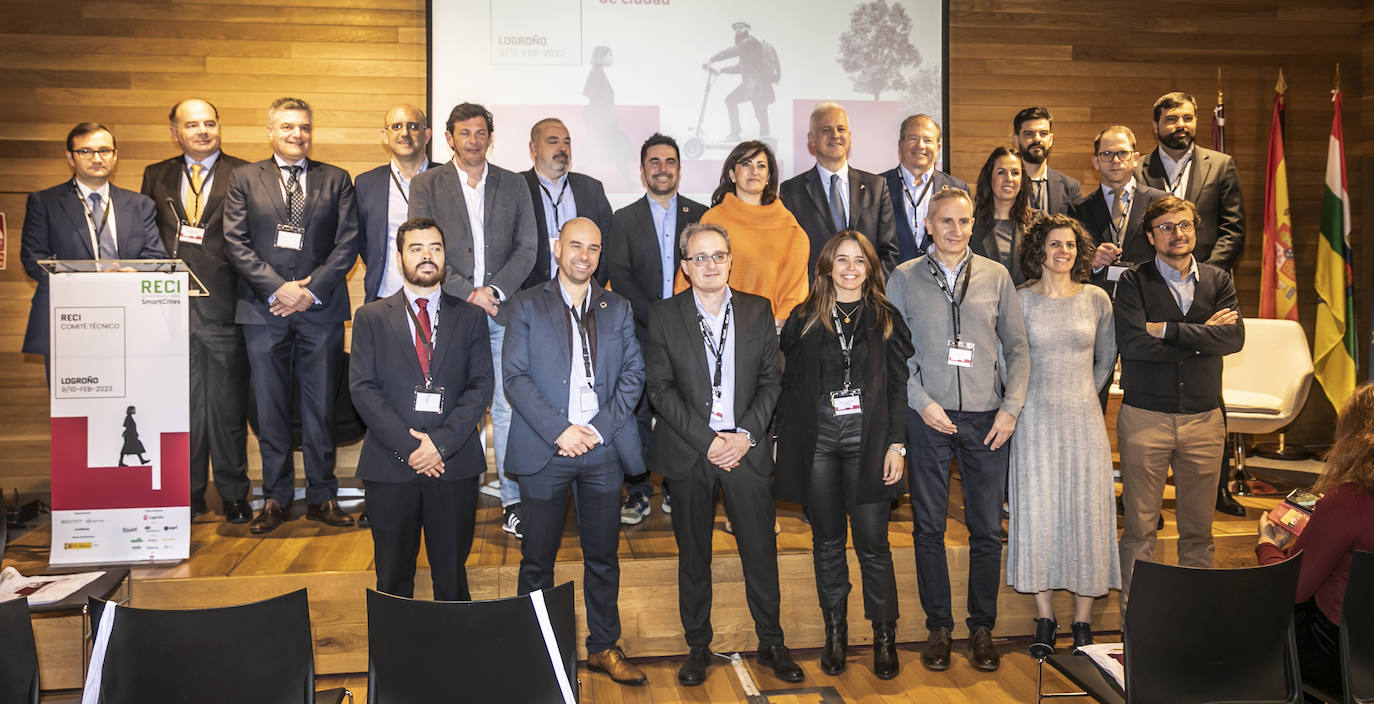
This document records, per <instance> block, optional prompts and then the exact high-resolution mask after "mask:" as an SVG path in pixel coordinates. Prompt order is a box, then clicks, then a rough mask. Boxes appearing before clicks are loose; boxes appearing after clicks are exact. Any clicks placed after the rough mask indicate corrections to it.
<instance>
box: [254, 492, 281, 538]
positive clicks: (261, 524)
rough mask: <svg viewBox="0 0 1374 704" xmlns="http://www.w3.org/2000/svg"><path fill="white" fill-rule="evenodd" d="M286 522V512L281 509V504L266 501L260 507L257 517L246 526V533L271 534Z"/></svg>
mask: <svg viewBox="0 0 1374 704" xmlns="http://www.w3.org/2000/svg"><path fill="white" fill-rule="evenodd" d="M284 520H286V512H285V511H283V510H282V509H281V504H279V503H277V502H276V501H275V500H273V499H268V500H267V501H266V502H265V503H263V505H262V510H261V511H258V517H257V518H254V519H253V522H252V523H250V524H248V531H249V532H251V533H254V534H262V533H271V532H272V531H274V530H276V529H277V526H279V525H281V522H282V521H284Z"/></svg>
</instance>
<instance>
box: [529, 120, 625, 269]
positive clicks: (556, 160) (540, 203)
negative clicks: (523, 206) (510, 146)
mask: <svg viewBox="0 0 1374 704" xmlns="http://www.w3.org/2000/svg"><path fill="white" fill-rule="evenodd" d="M530 161H533V162H534V166H532V167H530V170H529V171H525V172H524V173H522V174H521V175H522V176H524V177H525V183H526V185H528V186H529V189H530V201H531V202H532V203H533V204H534V218H535V222H536V223H538V228H539V237H538V239H537V241H536V243H535V247H536V249H535V256H534V269H533V270H532V271H530V274H529V277H527V278H526V279H525V285H524V286H523V287H522V288H530V287H531V286H538V285H540V284H542V283H546V282H548V281H549V280H551V279H553V278H554V275H555V273H556V272H555V271H554V269H555V268H557V266H558V263H557V262H556V261H554V259H555V257H554V256H553V241H554V240H556V239H558V233H559V231H560V230H561V229H562V227H563V224H564V223H566V222H568V221H569V220H572V219H573V218H576V217H584V218H587V219H589V220H591V221H592V222H594V223H596V227H597V228H598V229H599V230H600V231H601V232H610V231H611V202H610V201H608V200H606V188H605V187H604V186H602V185H601V182H600V181H598V180H596V179H594V178H592V177H591V176H587V175H586V174H579V173H576V172H574V171H571V169H572V137H571V136H569V134H568V128H567V127H566V126H565V125H564V124H563V121H562V120H560V119H558V118H556V117H546V118H544V119H542V120H540V121H538V122H536V123H534V127H531V128H530ZM606 279H607V272H606V270H605V269H604V268H601V269H597V271H596V283H597V284H599V285H601V286H605V285H606Z"/></svg>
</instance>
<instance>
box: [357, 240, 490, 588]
mask: <svg viewBox="0 0 1374 704" xmlns="http://www.w3.org/2000/svg"><path fill="white" fill-rule="evenodd" d="M392 259H393V264H392V266H394V267H396V268H397V269H399V270H400V271H401V277H402V281H403V284H402V287H401V289H400V290H398V291H397V292H396V293H394V294H392V295H390V296H388V297H386V298H383V299H381V300H378V301H374V302H372V303H369V304H367V305H365V306H363V307H362V308H359V309H358V315H357V318H356V319H355V320H354V321H353V352H352V355H351V357H350V359H349V368H348V379H349V390H350V391H351V392H352V395H353V405H354V406H355V407H356V408H357V409H358V413H359V415H361V416H362V418H363V420H364V421H366V422H367V437H366V438H364V440H363V449H362V453H361V454H360V455H359V456H358V475H357V476H358V478H359V479H361V480H363V485H364V486H365V487H366V488H367V500H368V512H369V515H370V518H371V521H372V545H373V560H374V562H376V565H377V591H380V592H385V593H387V594H394V595H396V596H404V597H412V596H414V592H415V557H416V555H418V554H419V551H420V531H421V529H423V530H424V536H425V550H426V553H427V554H428V556H429V569H430V578H431V579H432V581H433V584H434V598H435V600H438V601H468V600H470V599H471V598H472V595H471V594H470V593H469V592H468V582H467V573H466V572H465V570H464V568H463V564H464V563H465V562H466V561H467V557H468V550H469V549H470V548H471V547H472V536H473V525H474V519H475V517H476V511H477V481H478V477H480V476H481V474H482V472H483V470H485V469H486V457H485V455H486V453H485V452H483V450H482V443H481V440H480V439H479V437H478V426H479V424H480V423H481V422H482V415H483V413H484V412H485V410H486V407H487V404H488V403H489V402H490V401H491V392H492V385H493V384H492V364H491V350H490V349H489V344H490V343H489V342H488V339H487V316H486V315H485V314H484V313H483V311H482V309H480V308H478V307H477V306H474V305H472V304H470V303H467V302H466V301H463V300H461V299H458V298H455V297H453V296H450V295H448V294H445V293H444V292H442V291H441V290H440V289H439V284H440V283H441V282H442V281H443V280H444V235H443V233H442V232H440V230H439V225H438V223H436V222H434V221H433V220H430V219H429V218H415V219H413V220H406V221H405V222H403V223H401V224H400V225H399V226H398V227H397V228H396V249H395V250H394V251H393V253H392ZM441 320H442V322H443V325H442V327H441V326H440V321H441ZM441 331H442V334H441ZM402 340H404V341H405V342H402ZM412 341H413V344H411V342H412Z"/></svg>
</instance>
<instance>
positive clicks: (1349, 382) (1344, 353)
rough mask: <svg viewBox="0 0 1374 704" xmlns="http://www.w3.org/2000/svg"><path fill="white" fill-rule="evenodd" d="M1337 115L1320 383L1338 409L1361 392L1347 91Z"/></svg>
mask: <svg viewBox="0 0 1374 704" xmlns="http://www.w3.org/2000/svg"><path fill="white" fill-rule="evenodd" d="M1331 102H1332V103H1334V104H1335V112H1336V115H1335V117H1334V118H1332V120H1331V141H1330V146H1328V147H1327V151H1326V189H1325V191H1324V192H1323V193H1322V222H1321V232H1320V236H1319V237H1318V238H1317V279H1316V281H1315V284H1316V290H1317V333H1316V336H1315V338H1314V340H1313V348H1314V349H1313V356H1314V357H1315V358H1316V376H1317V381H1318V382H1319V383H1320V384H1321V385H1322V389H1323V390H1324V391H1325V392H1326V398H1327V399H1329V400H1330V401H1331V405H1332V406H1335V407H1336V409H1337V410H1339V409H1340V407H1341V405H1342V404H1344V403H1345V399H1346V398H1347V397H1349V396H1350V394H1351V393H1352V392H1354V390H1355V294H1354V289H1353V285H1354V278H1353V277H1352V276H1351V266H1350V261H1351V256H1350V191H1349V190H1348V188H1347V183H1348V182H1347V181H1346V178H1345V138H1344V136H1343V135H1342V131H1341V90H1340V88H1337V89H1336V90H1334V91H1332V92H1331Z"/></svg>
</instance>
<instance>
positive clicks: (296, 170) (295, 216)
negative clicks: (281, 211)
mask: <svg viewBox="0 0 1374 704" xmlns="http://www.w3.org/2000/svg"><path fill="white" fill-rule="evenodd" d="M285 168H286V169H289V170H290V171H291V178H288V179H286V214H287V219H289V220H290V221H291V226H292V227H300V226H301V213H302V212H304V211H305V194H304V193H302V192H301V167H300V166H287V167H285Z"/></svg>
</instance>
